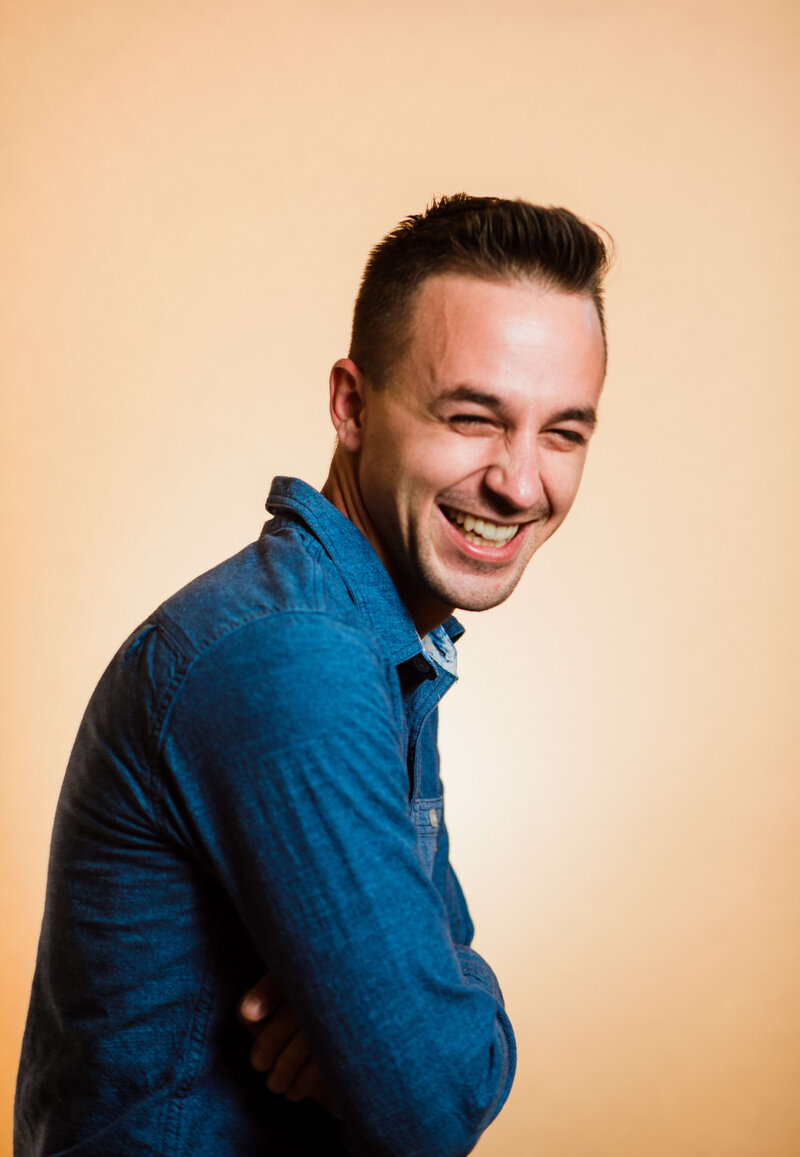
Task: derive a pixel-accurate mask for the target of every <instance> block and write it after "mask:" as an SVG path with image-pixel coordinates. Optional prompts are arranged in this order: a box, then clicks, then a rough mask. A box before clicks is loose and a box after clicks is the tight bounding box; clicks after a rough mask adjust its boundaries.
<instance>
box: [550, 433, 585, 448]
mask: <svg viewBox="0 0 800 1157" xmlns="http://www.w3.org/2000/svg"><path fill="white" fill-rule="evenodd" d="M550 433H551V434H558V435H559V437H560V438H564V439H565V440H566V441H567V442H573V443H574V444H575V445H576V446H582V445H583V444H584V442H585V441H586V439H585V438H584V436H583V434H581V433H579V432H578V431H577V430H551V431H550Z"/></svg>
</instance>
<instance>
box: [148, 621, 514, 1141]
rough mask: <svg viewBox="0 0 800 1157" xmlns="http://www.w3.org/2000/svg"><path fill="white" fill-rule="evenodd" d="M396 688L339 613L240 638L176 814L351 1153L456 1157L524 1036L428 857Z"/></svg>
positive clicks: (501, 1096)
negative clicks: (464, 934)
mask: <svg viewBox="0 0 800 1157" xmlns="http://www.w3.org/2000/svg"><path fill="white" fill-rule="evenodd" d="M392 678H393V672H392V671H391V669H390V668H388V667H387V665H386V663H385V662H384V660H383V659H382V657H381V656H380V655H379V654H378V653H377V652H376V650H375V647H374V645H373V644H372V641H371V640H370V639H369V637H368V636H366V635H363V634H361V632H359V631H358V630H355V629H353V628H352V627H350V626H349V625H346V624H340V623H332V622H331V620H330V619H329V617H328V616H326V615H323V614H317V613H312V612H305V613H299V614H279V615H273V616H271V617H269V618H265V619H261V620H258V621H256V622H255V623H252V624H250V625H249V626H247V627H245V628H242V629H240V630H239V631H237V632H236V633H235V634H233V635H231V636H228V637H226V638H225V639H224V640H223V641H222V642H221V643H220V644H219V645H218V646H217V647H216V648H215V649H214V651H213V652H211V653H209V654H208V655H206V656H205V657H203V658H201V659H199V660H198V661H197V662H196V663H195V664H194V666H193V668H192V670H191V671H190V672H189V674H188V676H187V677H186V679H185V682H184V685H183V686H182V688H181V690H180V692H179V694H178V696H177V699H176V702H175V704H174V706H173V709H172V712H171V714H170V716H169V718H168V720H167V723H166V726H165V734H164V737H163V744H162V749H163V759H164V766H165V773H166V783H167V785H168V786H167V790H166V793H165V801H164V806H165V808H166V809H167V811H168V812H169V813H170V814H171V816H172V818H173V820H174V822H175V823H178V824H183V825H184V826H185V827H186V829H187V831H188V832H190V834H191V837H192V839H193V842H194V843H195V846H196V847H197V849H198V853H199V854H200V855H202V856H203V858H204V859H205V860H206V861H207V862H208V863H209V866H210V867H211V868H212V870H213V873H214V875H215V876H216V877H217V878H218V880H219V881H220V882H221V884H222V886H223V888H224V889H225V891H226V892H227V894H228V896H229V899H230V901H231V903H232V904H233V905H234V906H235V907H236V909H237V911H238V914H239V916H240V918H241V920H242V922H243V923H244V925H245V926H246V928H247V929H248V931H249V934H250V936H251V938H252V940H253V942H254V944H255V945H256V947H257V948H258V950H259V952H260V954H261V956H262V959H263V961H264V963H265V966H266V967H267V968H268V969H269V970H270V971H271V972H272V974H273V975H274V977H275V980H276V982H277V983H278V985H279V986H280V989H281V990H282V991H283V992H284V993H285V995H286V998H287V1000H288V1001H289V1003H290V1005H291V1007H292V1009H293V1010H294V1012H295V1014H296V1016H297V1020H298V1023H299V1025H300V1026H301V1027H302V1031H303V1034H304V1036H305V1038H306V1040H307V1042H308V1045H309V1047H310V1049H311V1052H312V1054H313V1057H314V1058H315V1060H316V1062H317V1063H318V1064H319V1067H320V1070H321V1072H322V1073H323V1074H324V1076H325V1078H326V1080H327V1082H328V1085H329V1086H330V1090H331V1092H332V1095H333V1097H334V1098H335V1101H336V1103H337V1104H338V1106H339V1107H340V1109H341V1112H342V1115H343V1117H344V1120H345V1123H346V1128H347V1138H348V1145H349V1147H350V1149H351V1151H352V1152H353V1153H355V1154H365V1155H366V1154H381V1155H383V1154H386V1155H391V1154H398V1155H400V1154H402V1155H403V1157H427V1155H430V1157H447V1155H448V1154H452V1155H453V1157H455V1155H458V1154H465V1153H467V1152H469V1150H470V1149H471V1148H472V1147H473V1145H474V1144H475V1143H476V1141H477V1139H478V1137H479V1135H480V1133H481V1131H482V1130H483V1129H484V1128H485V1126H486V1125H487V1124H488V1123H489V1121H490V1120H491V1119H492V1118H493V1117H494V1116H495V1115H496V1113H497V1112H498V1111H499V1109H500V1107H501V1105H502V1104H503V1102H504V1100H505V1098H506V1096H507V1094H508V1091H509V1088H510V1084H511V1079H512V1077H513V1068H514V1041H513V1033H512V1031H511V1026H510V1024H509V1022H508V1019H507V1017H506V1015H505V1012H504V1010H503V1007H502V1002H501V1000H500V998H499V990H497V989H496V982H495V985H492V984H491V983H489V982H488V979H487V977H486V975H485V974H483V975H481V974H480V969H479V968H478V967H477V966H475V963H474V960H473V959H472V957H473V954H472V953H471V950H470V949H468V948H466V947H464V946H462V947H460V948H459V947H458V946H457V945H456V943H455V942H454V939H453V928H452V912H451V911H450V910H449V909H450V908H451V905H450V904H447V903H446V902H445V900H444V899H443V898H442V895H441V894H440V892H439V891H438V890H437V888H436V887H435V886H434V884H433V883H432V882H431V880H430V879H429V878H428V876H427V873H426V872H425V871H424V870H423V867H422V864H421V862H420V860H419V857H418V855H417V849H416V836H415V832H414V829H413V826H412V824H411V822H410V820H409V817H408V804H407V798H406V797H407V782H408V781H407V773H406V767H405V753H404V751H403V749H402V744H401V739H400V735H401V728H400V725H399V719H398V701H397V698H396V695H395V692H394V687H393V682H392ZM187 816H188V817H192V818H191V821H187V820H186V817H187ZM467 919H468V918H467ZM477 959H478V960H480V958H479V957H477ZM485 967H486V968H487V970H488V966H485ZM490 975H491V974H490Z"/></svg>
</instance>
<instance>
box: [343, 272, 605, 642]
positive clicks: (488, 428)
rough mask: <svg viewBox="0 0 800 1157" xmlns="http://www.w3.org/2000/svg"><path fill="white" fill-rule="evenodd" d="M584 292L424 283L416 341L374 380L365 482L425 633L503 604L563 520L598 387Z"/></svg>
mask: <svg viewBox="0 0 800 1157" xmlns="http://www.w3.org/2000/svg"><path fill="white" fill-rule="evenodd" d="M603 355H604V351H603V342H602V336H601V332H600V323H599V320H598V317H597V311H596V309H595V307H594V304H593V303H592V302H591V300H590V299H588V298H586V297H583V296H578V295H576V294H569V293H564V292H561V291H558V290H546V289H543V288H541V287H540V286H537V285H534V284H530V283H528V282H517V281H514V282H503V283H496V282H489V281H482V280H479V279H477V278H474V277H467V276H460V275H458V276H457V275H451V274H448V275H440V276H436V277H431V278H429V279H428V280H427V281H425V282H424V283H423V285H422V286H421V288H420V290H419V293H418V295H417V299H416V302H415V305H414V309H413V317H412V339H411V342H410V345H409V349H408V351H407V352H406V354H405V356H404V357H403V358H402V359H401V361H400V362H399V363H398V364H397V365H396V367H395V368H394V371H393V373H392V375H391V377H390V380H389V382H388V383H387V385H386V386H385V388H384V389H382V390H379V391H376V390H374V389H372V388H370V387H367V388H366V390H365V395H364V404H363V409H362V412H361V445H360V450H359V456H358V488H359V491H360V495H361V499H362V501H363V505H364V508H365V510H366V512H367V514H368V516H369V523H370V524H371V525H370V526H369V528H368V530H367V533H368V536H369V537H370V538H371V539H373V545H374V546H375V547H376V549H377V550H378V553H379V554H380V555H381V557H382V558H383V560H384V563H385V564H386V566H387V568H388V569H389V572H390V574H391V575H392V578H393V580H394V582H395V584H396V586H397V587H398V590H399V591H400V594H401V596H402V597H403V599H404V601H405V602H406V605H407V606H408V608H409V610H410V612H411V614H412V617H413V618H414V620H415V622H416V623H417V626H418V628H419V627H420V624H423V625H424V627H425V629H428V625H429V624H430V625H433V624H434V622H435V621H442V619H443V618H445V617H446V616H447V615H448V614H449V613H450V612H451V610H452V608H454V607H460V608H463V609H466V610H472V611H480V610H486V609H487V608H488V607H493V606H496V605H497V604H498V603H500V602H502V601H503V600H504V599H506V598H508V596H509V595H510V594H511V591H512V590H513V589H514V587H515V586H516V585H517V583H518V581H519V579H520V577H521V575H522V572H523V570H524V569H525V566H526V565H527V563H528V561H529V559H530V558H531V556H532V555H533V553H534V551H536V550H538V548H539V547H540V546H541V545H542V543H543V542H544V541H545V540H546V539H548V538H549V537H550V535H551V534H552V533H553V531H554V530H556V528H557V527H558V526H560V525H561V523H562V522H563V520H564V518H565V516H566V514H567V512H568V510H569V508H570V506H571V505H572V502H573V500H574V498H575V495H576V493H577V490H578V484H579V483H580V479H581V474H582V472H583V465H584V461H585V458H586V450H587V444H588V440H589V438H590V436H591V433H592V429H593V425H594V416H595V411H596V409H597V403H598V399H599V397H600V390H601V387H602V383H603V376H604V365H603V360H604V358H603Z"/></svg>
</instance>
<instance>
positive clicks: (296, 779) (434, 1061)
mask: <svg viewBox="0 0 800 1157" xmlns="http://www.w3.org/2000/svg"><path fill="white" fill-rule="evenodd" d="M606 265H607V257H606V252H605V249H604V246H603V244H602V242H601V240H600V238H599V236H598V235H597V234H596V233H595V232H594V230H592V229H590V228H589V227H588V226H586V225H585V224H583V223H582V222H581V221H579V220H578V219H577V218H576V217H574V216H573V215H572V214H570V213H568V212H567V211H566V210H563V209H542V208H538V207H536V206H533V205H529V204H527V203H525V202H520V201H502V200H498V199H494V198H470V197H466V196H463V195H459V196H456V197H452V198H444V199H442V200H441V201H440V202H438V204H434V205H433V207H432V208H431V209H429V210H428V211H427V212H426V213H424V214H421V215H419V216H415V217H410V218H408V219H407V220H406V221H404V222H402V223H401V225H399V226H398V227H397V229H395V230H394V231H393V232H392V233H391V234H390V235H389V236H388V237H387V238H385V239H384V241H382V242H381V243H380V245H378V246H377V247H376V249H375V250H374V251H373V253H372V255H371V257H370V260H369V262H368V265H367V269H366V272H365V275H364V280H363V282H362V286H361V290H360V292H359V296H358V300H357V302H356V309H355V316H354V324H353V337H352V343H351V348H350V356H349V357H347V358H344V359H342V360H340V361H338V362H336V364H335V365H334V367H333V370H332V373H331V383H330V407H331V416H332V420H333V424H334V426H335V428H336V432H337V436H338V443H337V448H336V451H335V454H334V458H333V462H332V464H331V468H330V472H329V475H328V478H327V481H326V482H325V485H324V486H323V488H322V491H321V493H320V492H318V491H316V490H314V489H313V488H312V487H310V486H308V485H306V484H305V483H303V482H300V481H298V480H296V479H285V478H280V479H276V480H275V482H274V483H273V486H272V490H271V492H270V496H269V499H268V503H267V505H268V509H269V510H270V512H271V513H272V515H273V517H272V519H271V520H270V521H269V522H267V524H266V526H265V528H264V531H263V533H262V536H261V538H260V539H259V540H258V541H257V542H256V543H254V544H253V545H252V546H250V547H247V548H246V549H245V550H243V551H242V552H241V553H240V554H238V555H236V556H235V557H234V558H233V559H230V560H228V562H226V563H223V564H222V565H221V566H219V567H217V568H216V569H215V570H213V571H211V572H209V573H208V574H206V575H203V576H201V577H200V578H199V579H197V580H196V581H195V582H193V583H191V584H190V585H189V586H188V587H186V588H184V590H182V591H180V592H178V594H177V595H175V596H173V597H172V598H171V599H169V600H167V602H165V603H164V604H163V605H162V606H161V607H160V608H159V609H158V610H157V611H156V612H155V613H154V614H153V615H152V616H151V617H150V618H149V619H148V620H147V622H145V623H144V624H142V626H140V627H139V628H138V629H137V630H136V631H135V632H134V633H133V634H132V635H131V637H130V638H129V639H128V640H127V642H126V643H125V644H124V645H123V647H122V648H121V650H120V652H119V653H118V655H117V656H116V658H115V659H114V660H113V662H112V663H111V665H110V667H109V668H108V670H107V672H106V673H105V675H104V676H103V679H102V680H101V682H100V684H99V686H98V688H97V690H96V692H95V694H94V696H93V698H92V700H91V702H90V704H89V707H88V709H87V712H86V715H85V717H84V721H83V724H82V726H81V729H80V731H79V733H78V737H77V740H76V743H75V747H74V750H73V753H72V757H71V760H70V764H69V768H68V771H67V776H66V780H65V784H64V789H63V791H62V795H61V799H60V802H59V808H58V813H57V817H56V825H55V831H54V836H53V846H52V853H51V866H50V875H49V881H48V893H47V904H46V910H45V918H44V925H43V930H42V938H41V943H40V951H39V958H38V961H37V971H36V976H35V979H34V987H33V994H32V1000H31V1010H30V1014H29V1018H28V1026H27V1029H26V1035H25V1042H24V1046H23V1057H22V1064H21V1068H20V1078H19V1084H18V1094H17V1106H16V1149H15V1152H16V1153H17V1155H18V1157H34V1155H36V1157H43V1155H45V1154H55V1153H59V1152H64V1151H68V1152H69V1153H70V1154H73V1155H75V1157H79V1155H83V1157H88V1155H93V1157H100V1155H102V1157H107V1155H108V1154H116V1153H120V1154H121V1153H136V1154H148V1155H153V1157H156V1155H158V1157H179V1155H181V1157H183V1155H186V1157H188V1155H189V1154H191V1155H192V1157H212V1155H213V1157H221V1155H223V1154H224V1155H226V1157H228V1155H230V1157H250V1155H253V1157H255V1155H256V1154H259V1155H263V1154H269V1155H274V1157H277V1155H286V1157H289V1155H298V1157H300V1155H302V1157H306V1155H307V1154H312V1153H313V1154H319V1155H332V1154H345V1153H350V1154H356V1155H358V1154H363V1155H384V1154H385V1155H396V1157H426V1155H430V1157H448V1155H449V1157H457V1155H459V1154H466V1153H468V1152H469V1150H470V1149H471V1148H472V1147H473V1146H474V1145H475V1143H476V1141H477V1139H478V1137H479V1136H480V1134H481V1132H482V1131H483V1129H484V1128H485V1127H486V1126H487V1125H488V1124H489V1122H490V1121H491V1120H492V1119H493V1118H494V1117H495V1116H496V1114H497V1113H498V1112H499V1110H500V1108H501V1107H502V1105H503V1103H504V1101H505V1099H506V1097H507V1095H508V1092H509V1089H510V1087H511V1081H512V1079H513V1072H514V1060H515V1050H514V1037H513V1033H512V1029H511V1025H510V1023H509V1020H508V1017H507V1015H506V1012H505V1009H504V1007H503V1000H502V996H501V993H500V989H499V987H498V984H497V981H496V979H495V977H494V974H493V972H492V970H491V969H490V967H489V965H488V964H487V963H486V962H485V961H484V960H483V959H482V958H481V957H480V956H478V954H477V953H476V952H475V951H474V950H473V949H472V948H471V947H470V943H471V939H472V932H473V929H472V922H471V920H470V917H469V913H468V910H467V906H466V903H465V901H464V897H463V895H462V892H461V889H460V887H459V885H458V881H457V879H456V876H455V874H454V872H453V870H452V868H451V866H450V863H449V856H448V840H447V832H446V828H445V825H444V820H443V812H442V787H441V782H440V778H439V767H438V756H437V750H436V720H437V709H438V703H439V701H440V700H441V698H442V695H443V694H444V693H445V691H446V690H447V689H448V687H450V686H451V685H452V683H453V682H454V680H455V666H456V665H455V647H454V642H455V640H456V639H457V638H458V636H459V635H460V633H461V628H460V627H459V625H458V623H457V621H456V620H455V619H454V618H453V617H452V612H453V610H454V609H455V608H467V609H469V610H476V611H477V610H485V609H487V608H489V607H492V606H495V605H497V604H498V603H500V602H502V601H503V600H504V599H506V598H507V597H508V596H509V594H510V593H511V592H512V590H513V589H514V587H515V586H516V584H517V582H518V581H519V579H520V577H521V575H522V572H523V570H524V569H525V566H526V565H527V563H528V561H529V560H530V558H531V556H532V555H533V554H534V552H535V551H536V550H537V549H538V548H539V546H541V544H542V543H543V542H545V541H546V539H547V538H549V536H550V535H551V534H552V533H553V532H554V531H555V530H556V529H557V528H558V526H559V525H560V524H561V522H562V521H563V519H564V518H565V516H566V514H567V512H568V511H569V508H570V506H571V504H572V502H573V500H574V498H575V495H576V492H577V489H578V485H579V483H580V478H581V473H582V470H583V465H584V461H585V457H586V450H587V445H588V442H589V439H590V437H591V434H592V431H593V428H594V425H595V420H596V410H597V405H598V400H599V396H600V391H601V387H602V383H603V378H604V373H605V333H604V326H603V313H602V298H601V281H602V277H603V274H604V272H605V269H606ZM243 993H245V995H244V997H242V994H243ZM243 1024H244V1027H243ZM245 1027H247V1028H249V1030H250V1033H251V1034H252V1036H253V1037H254V1038H255V1040H254V1042H251V1041H250V1040H249V1038H248V1035H247V1032H246V1031H245ZM264 1074H266V1079H265V1076H264Z"/></svg>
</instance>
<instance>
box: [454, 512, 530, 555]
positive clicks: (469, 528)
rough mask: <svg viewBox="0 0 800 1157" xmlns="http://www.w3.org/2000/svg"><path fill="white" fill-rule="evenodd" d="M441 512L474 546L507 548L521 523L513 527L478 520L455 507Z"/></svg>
mask: <svg viewBox="0 0 800 1157" xmlns="http://www.w3.org/2000/svg"><path fill="white" fill-rule="evenodd" d="M441 510H442V512H443V514H444V516H445V517H446V518H447V520H448V522H452V524H453V526H456V527H458V529H459V531H460V532H461V534H463V536H464V538H465V539H466V540H467V542H470V543H472V545H473V546H493V547H495V548H498V547H501V546H505V545H506V543H507V542H510V541H511V539H512V538H513V537H514V535H515V534H516V533H517V531H518V530H519V523H515V524H514V525H513V526H503V525H502V524H501V523H499V522H491V521H490V520H489V519H488V518H476V517H475V515H474V514H465V513H464V511H463V510H456V509H455V508H454V507H453V506H442V507H441Z"/></svg>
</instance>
